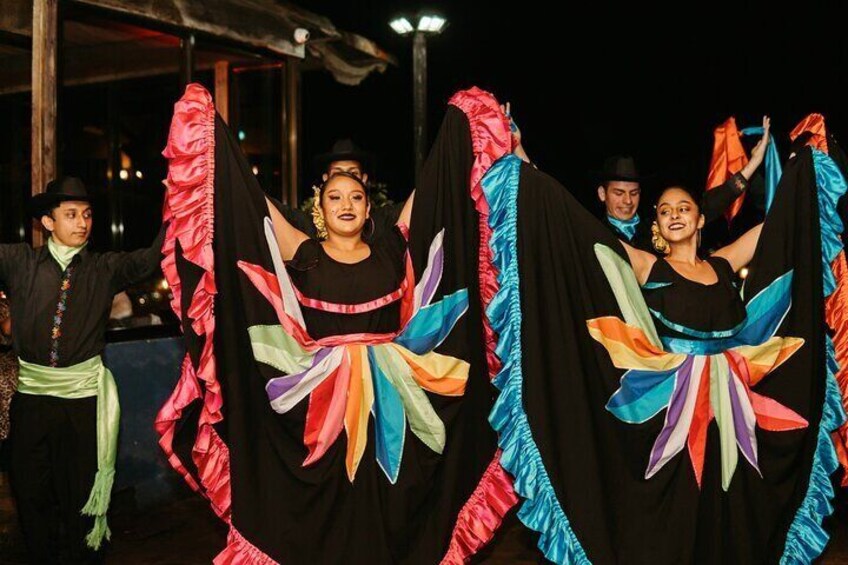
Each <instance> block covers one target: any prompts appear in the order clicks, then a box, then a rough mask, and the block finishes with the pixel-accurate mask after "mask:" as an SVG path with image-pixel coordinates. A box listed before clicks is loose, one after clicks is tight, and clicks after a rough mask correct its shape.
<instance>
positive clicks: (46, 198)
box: [28, 177, 91, 220]
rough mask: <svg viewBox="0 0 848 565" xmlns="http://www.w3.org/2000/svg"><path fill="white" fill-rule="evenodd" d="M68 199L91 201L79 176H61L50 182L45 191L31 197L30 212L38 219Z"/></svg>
mask: <svg viewBox="0 0 848 565" xmlns="http://www.w3.org/2000/svg"><path fill="white" fill-rule="evenodd" d="M68 201H82V202H91V196H89V195H88V191H87V190H86V188H85V184H83V182H82V181H81V180H80V179H78V178H77V177H61V178H58V179H54V180H51V181H50V182H48V183H47V188H46V189H45V191H44V192H42V193H41V194H36V195H35V196H33V197H32V198H30V200H29V206H28V208H29V213H30V215H32V217H33V218H35V219H36V220H37V219H39V218H41V216H44V215H45V214H49V213H50V211H51V210H52V209H53V208H55V207H56V206H58V205H59V204H61V203H62V202H68Z"/></svg>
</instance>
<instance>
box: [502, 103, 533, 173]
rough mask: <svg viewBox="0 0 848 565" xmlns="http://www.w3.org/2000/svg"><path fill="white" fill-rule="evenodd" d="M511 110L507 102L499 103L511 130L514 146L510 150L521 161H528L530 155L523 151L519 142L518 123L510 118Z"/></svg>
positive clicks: (519, 131)
mask: <svg viewBox="0 0 848 565" xmlns="http://www.w3.org/2000/svg"><path fill="white" fill-rule="evenodd" d="M511 110H512V108H511V107H510V103H509V102H507V103H506V104H501V112H503V113H504V115H505V116H506V117H507V119H509V129H510V131H511V132H512V139H513V147H515V149H513V151H512V152H513V154H515V156H516V157H518V158H519V159H521V160H522V161H524V162H526V163H530V156H529V155H527V152H526V151H524V146H523V145H522V144H521V130H520V129H518V125H517V124H516V123H515V120H513V119H512V112H511Z"/></svg>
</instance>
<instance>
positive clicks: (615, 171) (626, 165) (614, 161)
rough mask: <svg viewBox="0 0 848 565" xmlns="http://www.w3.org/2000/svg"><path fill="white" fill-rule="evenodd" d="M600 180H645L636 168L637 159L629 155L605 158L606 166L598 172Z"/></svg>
mask: <svg viewBox="0 0 848 565" xmlns="http://www.w3.org/2000/svg"><path fill="white" fill-rule="evenodd" d="M598 178H599V180H600V182H610V181H615V180H618V181H625V182H640V181H643V180H645V179H644V177H643V176H640V175H639V171H638V170H637V169H636V160H635V159H633V157H630V156H629V155H615V156H613V157H608V158H607V159H606V160H604V167H603V169H601V171H600V172H599V173H598Z"/></svg>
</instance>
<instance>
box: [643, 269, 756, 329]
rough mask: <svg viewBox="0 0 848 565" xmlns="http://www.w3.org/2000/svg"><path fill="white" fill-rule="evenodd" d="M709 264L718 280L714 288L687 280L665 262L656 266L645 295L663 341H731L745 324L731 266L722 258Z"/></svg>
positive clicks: (644, 289) (645, 286)
mask: <svg viewBox="0 0 848 565" xmlns="http://www.w3.org/2000/svg"><path fill="white" fill-rule="evenodd" d="M707 262H708V263H709V264H710V266H712V268H713V270H714V271H715V273H716V275H717V277H718V281H717V282H716V283H714V284H703V283H699V282H696V281H692V280H689V279H687V278H686V277H684V276H683V275H681V274H679V273H678V272H677V271H675V270H674V268H673V267H672V266H671V265H670V264H669V263H668V261H666V260H665V259H663V258H658V259H657V261H656V262H655V263H654V266H653V267H652V268H651V273H650V274H649V275H648V280H647V282H645V284H644V285H642V293H643V295H644V296H645V302H646V303H647V304H648V308H649V309H650V311H651V315H652V316H653V317H654V321H655V322H656V326H657V332H658V333H659V335H660V336H661V337H679V338H686V339H692V338H695V339H709V338H720V337H729V336H731V335H733V334H734V333H736V332H737V331H738V330H739V328H740V326H741V324H742V323H743V322H744V321H745V317H746V312H745V306H744V304H743V303H742V299H741V297H740V296H739V289H737V288H736V286H735V285H734V284H733V279H734V272H733V269H732V268H731V266H730V263H728V262H727V260H726V259H723V258H721V257H709V258H707Z"/></svg>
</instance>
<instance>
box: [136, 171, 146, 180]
mask: <svg viewBox="0 0 848 565" xmlns="http://www.w3.org/2000/svg"><path fill="white" fill-rule="evenodd" d="M135 178H137V179H138V180H141V179H143V178H144V175H143V174H141V171H136V172H135Z"/></svg>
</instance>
